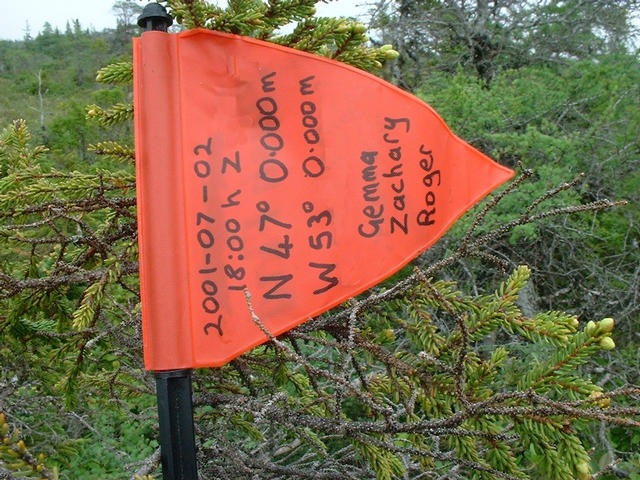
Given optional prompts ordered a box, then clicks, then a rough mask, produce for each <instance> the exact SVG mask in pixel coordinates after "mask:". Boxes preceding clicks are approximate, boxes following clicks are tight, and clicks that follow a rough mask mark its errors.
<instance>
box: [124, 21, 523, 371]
mask: <svg viewBox="0 0 640 480" xmlns="http://www.w3.org/2000/svg"><path fill="white" fill-rule="evenodd" d="M134 104H135V129H136V162H137V163H136V168H137V182H138V208H139V213H138V214H139V245H140V275H141V294H142V309H143V311H142V314H143V333H144V343H145V364H146V367H147V368H148V369H150V370H168V369H175V368H191V367H206V366H219V365H222V364H224V363H226V362H228V361H230V360H231V359H233V358H235V357H236V356H238V355H240V354H241V353H243V352H245V351H247V350H249V349H250V348H253V347H255V346H257V345H259V344H261V343H263V342H264V341H265V340H266V338H267V337H266V335H265V334H264V332H262V331H261V329H260V328H259V327H258V326H257V325H256V324H255V322H254V320H252V317H251V313H250V309H249V305H248V304H247V299H246V295H245V292H249V293H250V294H251V298H252V304H253V305H252V306H253V308H254V310H255V313H256V315H257V316H258V317H259V318H260V320H261V322H262V323H263V324H264V326H265V327H266V328H267V329H268V330H269V331H270V332H271V333H272V334H274V335H278V334H281V333H283V332H285V331H287V330H289V329H291V328H293V327H295V326H296V325H299V324H300V323H302V322H304V321H305V320H307V319H309V318H311V317H313V316H316V315H318V314H320V313H322V312H324V311H326V310H328V309H329V308H331V307H333V306H335V305H338V304H339V303H341V302H342V301H344V300H346V299H348V298H350V297H352V296H354V295H356V294H358V293H360V292H362V291H364V290H365V289H367V288H370V287H371V286H373V285H375V284H376V283H378V282H380V281H381V280H383V279H385V278H387V277H388V276H389V275H391V274H393V273H394V272H396V271H397V270H399V269H400V268H402V267H403V266H404V265H406V264H407V263H408V262H409V261H410V260H411V259H413V258H415V257H416V256H417V255H418V254H420V253H421V252H422V251H424V250H425V249H426V248H428V247H429V246H431V245H432V244H433V243H434V242H435V241H436V240H437V239H438V238H440V237H441V236H442V235H443V234H444V232H445V231H446V230H447V229H448V228H449V227H450V226H451V224H452V223H453V222H454V221H455V220H456V219H457V218H459V217H460V215H462V214H463V213H464V212H465V211H466V210H468V209H469V208H470V207H471V206H472V205H473V204H475V203H476V202H477V201H479V200H480V199H481V198H482V197H484V196H485V195H486V194H487V193H489V192H490V191H491V190H493V189H494V188H496V187H497V186H499V185H500V184H502V183H503V182H505V181H506V180H507V179H509V178H510V177H511V176H512V175H513V172H512V171H511V170H510V169H508V168H505V167H503V166H500V165H498V164H497V163H495V162H493V161H492V160H490V159H489V158H487V157H486V156H485V155H483V154H482V153H480V152H478V151H477V150H475V149H474V148H473V147H471V146H470V145H468V144H466V143H465V142H463V141H462V140H460V139H459V138H457V137H456V136H455V135H453V133H451V131H450V130H449V128H448V127H447V126H446V125H445V123H444V122H443V120H442V119H441V118H440V117H439V116H438V115H437V114H436V113H435V112H434V111H433V110H432V109H431V108H430V107H429V106H428V105H427V104H425V103H424V102H422V101H421V100H419V99H418V98H416V97H414V96H412V95H410V94H408V93H406V92H403V91H402V90H400V89H398V88H396V87H394V86H393V85H390V84H388V83H386V82H384V81H383V80H381V79H379V78H377V77H375V76H373V75H370V74H368V73H366V72H363V71H360V70H358V69H355V68H353V67H350V66H348V65H345V64H342V63H339V62H335V61H332V60H329V59H326V58H324V57H319V56H315V55H311V54H308V53H304V52H300V51H296V50H293V49H289V48H286V47H282V46H278V45H274V44H270V43H266V42H262V41H259V40H255V39H251V38H246V37H239V36H236V35H230V34H224V33H220V32H212V31H208V30H201V29H198V30H190V31H187V32H182V33H179V34H176V35H172V34H167V33H162V32H147V33H144V34H143V35H142V37H141V38H138V39H135V41H134Z"/></svg>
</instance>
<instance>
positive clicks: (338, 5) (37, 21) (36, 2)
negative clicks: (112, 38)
mask: <svg viewBox="0 0 640 480" xmlns="http://www.w3.org/2000/svg"><path fill="white" fill-rule="evenodd" d="M114 3H115V0H0V39H3V40H21V39H22V38H24V35H25V29H26V27H27V22H28V25H29V30H30V33H31V36H32V37H35V36H36V35H37V34H38V32H39V31H40V30H42V26H43V25H44V23H45V22H49V23H50V24H51V26H52V27H53V28H56V27H58V28H59V29H60V30H61V31H62V32H64V29H65V26H66V23H67V21H69V23H71V21H72V20H74V19H76V18H77V19H78V20H80V25H81V26H82V27H83V28H90V29H95V30H102V29H104V28H115V26H116V19H115V16H114V14H113V12H112V11H111V7H112V6H113V4H114ZM139 3H140V5H145V4H146V3H147V2H139ZM363 5H364V0H336V1H332V2H331V3H327V4H323V3H319V4H318V15H319V16H343V17H357V16H358V15H359V14H362V13H364V12H366V11H367V7H366V6H363Z"/></svg>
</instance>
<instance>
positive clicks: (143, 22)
mask: <svg viewBox="0 0 640 480" xmlns="http://www.w3.org/2000/svg"><path fill="white" fill-rule="evenodd" d="M172 24H173V18H172V17H171V15H169V14H168V13H167V10H166V8H164V7H163V6H162V5H160V4H159V3H148V4H147V5H145V7H144V8H143V9H142V13H141V14H140V16H139V17H138V26H139V27H140V28H142V30H143V31H145V32H148V31H149V30H158V31H160V32H166V31H167V30H168V29H169V27H170V26H171V25H172Z"/></svg>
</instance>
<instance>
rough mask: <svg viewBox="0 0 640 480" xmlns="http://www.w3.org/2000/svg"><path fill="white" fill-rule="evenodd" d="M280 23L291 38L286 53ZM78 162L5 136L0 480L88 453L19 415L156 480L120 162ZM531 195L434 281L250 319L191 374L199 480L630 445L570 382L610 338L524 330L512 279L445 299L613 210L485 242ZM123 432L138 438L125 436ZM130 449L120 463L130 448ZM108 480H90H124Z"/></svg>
mask: <svg viewBox="0 0 640 480" xmlns="http://www.w3.org/2000/svg"><path fill="white" fill-rule="evenodd" d="M164 3H165V4H166V5H167V6H168V7H169V10H170V12H171V13H172V14H173V15H174V16H175V17H176V19H177V20H178V21H179V22H180V23H181V24H182V25H183V26H185V27H186V28H193V27H205V28H212V29H217V30H222V31H227V32H231V33H238V34H242V35H250V36H254V37H256V38H261V39H264V40H268V41H272V42H276V43H279V44H282V45H287V46H291V47H293V48H298V49H301V50H305V51H310V52H313V53H318V54H321V55H325V56H328V57H331V58H335V59H337V60H340V61H345V62H348V63H351V64H352V65H355V66H357V67H360V68H365V69H368V70H372V71H379V69H380V68H381V67H382V65H383V63H384V61H385V60H388V59H390V58H392V57H395V56H396V54H395V51H393V50H389V48H388V47H384V48H373V47H371V46H369V45H368V43H367V38H366V37H365V35H364V34H365V28H364V26H363V25H361V24H359V23H354V22H352V21H349V20H346V19H334V18H315V17H313V14H314V4H315V2H314V1H313V0H286V1H278V0H271V1H270V2H269V3H263V2H261V1H259V0H234V1H231V2H229V5H228V7H226V8H221V7H218V6H215V5H213V4H210V3H208V2H204V1H199V0H191V1H187V0H169V1H167V2H164ZM291 22H294V23H295V24H296V26H295V28H294V29H293V31H292V32H291V33H287V34H281V33H280V32H279V30H278V29H279V28H280V27H282V26H284V25H287V24H289V23H291ZM98 80H99V81H101V82H105V83H109V84H117V85H126V84H129V83H130V82H131V80H132V68H131V63H130V62H128V61H124V62H118V63H114V64H112V65H110V66H108V67H105V68H104V69H102V70H100V72H99V73H98ZM87 114H88V117H89V118H90V119H92V120H94V121H97V122H99V123H101V124H102V125H104V126H106V127H112V126H114V125H117V124H121V123H125V124H126V123H127V122H129V121H130V119H131V118H132V116H133V115H134V111H133V107H132V106H131V105H130V104H128V103H127V102H126V100H125V101H122V102H119V103H117V104H115V105H113V106H111V107H105V106H99V105H92V106H90V107H88V110H87ZM89 149H90V150H91V151H92V152H94V153H96V154H98V155H100V156H101V157H104V160H103V161H102V162H103V163H99V164H97V165H86V164H85V165H83V164H78V167H77V169H76V170H75V171H65V170H61V169H59V168H55V167H54V166H52V162H51V161H49V160H48V157H47V155H48V153H47V151H46V148H44V147H40V146H33V144H32V142H31V139H30V136H29V132H28V129H27V128H26V125H25V123H24V122H22V121H16V122H14V123H13V124H12V125H11V126H10V127H9V128H7V129H6V130H4V131H3V132H2V134H1V135H0V172H1V174H2V178H0V244H1V245H2V248H1V250H0V306H1V311H2V312H4V313H2V314H0V359H1V361H2V365H3V366H4V365H6V366H7V367H6V368H3V371H2V376H0V384H1V385H3V386H6V388H7V392H8V393H6V394H4V393H3V394H0V409H1V410H3V411H4V412H5V415H4V416H0V434H1V435H2V439H7V441H6V442H4V443H3V446H0V473H4V472H5V471H6V472H7V475H14V474H15V475H22V476H25V475H27V474H28V475H31V476H33V475H36V477H34V478H37V474H39V475H41V478H50V477H53V478H55V469H54V468H53V467H52V468H47V467H46V466H44V463H43V459H40V458H39V459H38V460H37V461H36V460H34V459H33V458H32V457H31V456H27V453H28V448H27V447H28V446H29V447H31V445H32V444H40V445H44V446H46V447H47V448H49V450H50V452H49V453H50V454H49V455H48V456H47V457H48V458H49V460H48V462H49V463H51V465H54V466H60V467H61V468H62V469H68V470H70V471H71V470H73V468H74V465H73V464H71V463H69V460H66V462H67V463H65V460H63V459H62V458H63V457H64V452H65V450H66V451H67V452H68V449H69V448H74V449H76V451H79V450H81V449H84V450H83V451H85V452H90V451H91V450H90V448H91V446H89V445H86V444H82V443H81V442H73V441H69V442H61V443H63V445H57V444H56V445H51V444H50V443H51V442H55V441H56V440H55V438H57V437H56V435H51V434H50V431H51V430H53V431H56V430H57V428H58V426H59V425H60V424H62V422H63V420H62V419H63V417H64V412H65V409H62V408H61V409H60V418H53V419H52V418H49V417H47V421H48V422H49V429H47V430H45V429H44V428H43V423H42V422H43V420H42V416H41V415H36V414H34V413H31V414H30V415H29V419H30V420H32V421H33V423H32V424H30V425H36V426H30V428H29V432H30V433H29V434H28V435H27V436H26V437H24V439H23V440H21V439H20V436H21V435H20V434H19V433H15V431H14V430H12V428H13V427H11V426H10V424H11V425H13V424H15V423H17V422H18V421H22V420H21V415H20V412H38V411H41V410H39V407H41V406H42V404H43V403H47V402H54V403H53V405H55V401H56V400H55V398H57V396H62V397H63V398H64V400H65V403H66V409H67V410H66V411H70V412H72V413H74V414H75V415H77V416H79V417H80V419H81V420H82V421H84V422H87V420H86V419H87V418H88V419H91V421H92V422H99V421H100V419H101V418H104V416H105V415H110V416H111V417H112V418H118V419H119V420H120V422H121V424H118V429H117V431H114V432H113V437H114V439H119V440H120V441H119V442H118V449H121V450H122V449H125V448H126V449H127V451H126V452H120V455H121V456H126V458H129V459H140V458H143V459H144V460H143V461H142V462H141V463H139V464H138V465H136V468H138V467H139V468H138V470H137V471H136V472H135V474H137V475H140V476H144V475H149V474H152V473H154V471H155V472H156V473H157V461H158V454H157V452H156V451H154V445H153V443H152V440H151V439H153V437H154V436H155V433H154V432H153V428H152V426H153V425H155V423H156V418H155V412H154V406H153V404H154V398H155V392H154V386H153V379H152V377H151V376H150V375H149V374H147V373H145V372H144V371H143V369H142V352H141V345H142V342H141V338H140V307H139V292H138V277H137V243H136V211H135V176H134V172H133V167H132V161H133V158H134V153H133V149H132V147H131V144H129V143H126V142H122V141H120V142H116V141H114V140H113V139H110V140H108V141H103V142H97V143H95V144H93V145H91V146H90V147H89ZM105 165H108V166H109V168H108V169H107V168H104V166H105ZM531 176H532V172H530V171H528V170H525V171H523V172H522V173H521V175H520V176H519V178H518V179H517V180H516V181H515V182H514V183H513V184H512V185H511V186H509V187H507V188H506V189H504V190H503V191H502V192H501V193H499V194H497V195H496V196H494V197H493V198H492V199H491V200H490V201H489V202H488V203H487V204H486V205H485V206H484V207H482V208H481V209H479V210H478V212H477V214H476V217H475V219H474V220H473V221H472V222H471V224H470V228H469V230H468V232H467V233H466V234H465V235H464V236H463V237H462V238H461V240H460V241H459V242H458V243H457V244H456V245H451V248H450V249H449V250H448V251H447V252H444V253H443V254H442V256H441V258H439V259H438V260H437V261H435V262H433V263H432V264H430V265H428V266H422V267H420V266H418V265H419V264H416V265H415V266H414V267H407V268H406V269H404V270H403V271H402V272H400V273H399V274H398V275H396V276H394V277H393V278H392V279H390V280H388V281H387V282H385V283H384V284H382V285H380V286H378V287H375V288H373V289H372V290H371V291H370V292H368V293H367V294H366V295H363V296H361V297H359V298H357V299H353V300H351V301H349V302H347V303H346V304H344V305H342V306H341V307H339V308H337V309H335V310H333V311H331V312H328V313H327V314H324V315H321V316H320V317H318V318H315V319H312V320H310V321H308V322H307V323H305V324H303V325H302V326H300V327H298V328H296V329H295V330H293V331H291V332H289V333H287V334H285V335H282V336H280V337H277V338H276V337H274V336H273V335H271V334H270V333H269V332H268V330H267V329H266V327H265V326H264V325H263V324H262V322H261V320H260V318H258V317H255V318H254V321H255V322H256V324H257V325H258V326H260V327H261V328H263V329H264V331H265V333H266V334H267V335H268V336H269V338H270V342H268V343H267V344H265V345H263V346H260V347H258V348H256V349H254V350H253V351H251V352H249V353H247V354H245V355H243V356H241V357H239V358H237V359H236V360H234V361H232V362H231V363H230V364H228V365H226V366H224V367H222V368H219V369H202V370H198V371H197V372H195V375H194V388H195V395H194V404H195V407H196V433H197V442H198V447H199V465H200V470H201V475H202V477H203V478H229V479H232V478H238V479H247V478H252V479H253V478H256V479H259V478H269V479H285V478H291V479H293V478H295V479H300V478H315V479H321V478H322V479H332V478H335V479H349V478H353V479H365V478H376V479H378V480H381V479H388V480H391V479H396V478H397V479H401V478H409V479H419V478H420V479H424V478H430V479H440V478H442V479H444V478H468V479H505V478H506V479H524V478H532V479H536V478H545V479H553V480H556V479H557V480H564V479H567V480H569V479H575V478H578V479H580V480H584V479H589V478H592V472H593V471H594V470H596V469H597V465H596V464H595V462H593V461H592V458H591V456H590V455H591V453H590V451H591V447H592V445H591V444H590V443H589V439H588V437H587V436H585V432H587V431H588V428H589V425H592V424H594V423H597V422H604V423H609V424H613V425H618V426H621V427H622V428H625V429H631V428H637V427H638V426H640V423H639V421H638V417H639V416H640V409H639V408H638V405H637V401H635V402H634V398H637V396H638V395H639V394H640V390H639V389H638V388H636V387H633V386H628V385H627V386H625V387H624V388H619V389H615V390H604V389H603V388H602V387H600V386H599V385H598V384H597V383H595V382H594V381H593V380H592V379H591V378H590V376H589V375H588V372H585V371H583V370H582V368H583V367H584V365H586V364H587V362H588V361H589V360H591V359H592V358H594V357H596V356H606V355H608V353H609V352H611V351H612V350H613V349H614V348H615V343H614V340H613V339H612V336H613V335H614V324H615V321H614V320H613V319H611V318H602V319H590V320H588V321H582V322H580V321H579V320H578V318H577V317H576V316H574V315H571V314H568V313H563V312H559V311H547V312H532V313H527V314H526V315H525V314H523V312H522V310H521V308H520V307H518V304H517V302H518V297H519V295H520V292H521V291H522V289H523V288H524V286H525V285H526V284H527V281H528V278H529V275H530V271H529V269H528V268H527V267H524V266H521V267H518V268H515V269H513V270H512V271H511V272H510V274H509V275H508V277H507V278H503V279H502V281H501V282H499V283H497V284H496V285H495V286H494V287H495V288H494V289H493V291H490V290H487V291H486V292H478V293H474V294H468V293H464V292H463V291H461V289H460V288H458V286H457V285H456V284H455V283H453V282H451V281H446V280H445V279H446V278H447V276H448V273H447V272H448V271H449V269H451V268H452V267H453V266H455V265H457V264H458V263H459V262H461V261H463V260H465V259H469V258H479V259H481V260H482V261H483V263H484V264H491V265H498V266H501V267H503V268H505V269H506V268H509V266H508V265H505V262H504V261H502V260H501V259H500V258H498V257H497V256H496V255H495V253H494V252H493V251H492V245H493V243H494V242H495V241H496V239H498V238H500V237H502V236H504V235H507V234H509V232H511V231H512V230H513V229H514V228H522V227H526V226H527V225H530V224H532V223H535V222H537V221H540V220H543V219H547V218H550V217H557V216H565V215H567V214H573V213H579V212H584V211H590V212H594V211H598V210H602V209H607V208H610V207H612V206H613V204H612V203H611V202H608V201H603V200H596V201H593V202H591V203H586V204H584V205H574V206H567V207H563V206H559V205H557V204H555V203H554V201H555V199H556V198H557V197H558V196H560V195H562V194H563V193H565V192H567V191H569V190H571V189H572V188H574V187H575V185H576V183H577V182H573V183H568V184H565V183H563V184H560V185H558V186H557V187H552V188H550V189H549V190H548V191H547V192H544V193H543V194H541V195H540V196H539V197H538V198H537V199H535V200H533V201H531V202H530V203H529V204H527V206H526V207H521V213H520V214H518V215H516V216H515V218H512V219H511V220H509V221H506V222H504V223H503V224H501V225H499V226H496V227H494V228H491V226H490V225H486V223H485V220H486V218H487V215H488V214H489V212H490V211H492V210H493V209H494V208H496V206H497V205H500V204H502V203H504V202H507V201H509V199H510V198H513V197H514V196H515V197H516V198H517V195H518V190H519V189H521V188H523V185H524V184H525V183H526V182H527V181H528V179H529V178H530V177H531ZM248 306H249V307H250V306H251V303H250V298H249V299H248ZM13 378H16V379H17V381H15V382H14V381H13V380H12V379H13ZM624 401H628V402H630V403H631V406H629V405H625V404H624V403H623V402H624ZM132 422H133V423H135V425H137V426H138V427H137V428H136V431H135V434H134V435H132V434H131V433H130V432H129V431H128V430H127V429H126V424H127V423H132ZM4 425H7V426H6V427H5V426H4ZM10 430H11V431H10ZM134 436H135V438H138V440H137V441H136V442H135V443H134V442H133V441H131V440H130V441H127V440H126V439H131V438H134ZM58 438H59V437H58ZM141 438H143V439H144V441H141V440H140V439H141ZM70 440H73V439H70ZM101 441H102V442H104V443H106V444H107V445H110V442H109V440H106V441H105V440H104V439H101ZM21 442H22V443H21ZM132 450H134V451H132ZM12 452H13V453H12ZM120 458H122V457H120ZM45 460H46V458H45ZM120 463H127V462H120ZM120 463H119V464H118V465H120ZM130 463H135V462H130ZM75 468H80V466H79V465H76V466H75ZM117 468H119V467H114V470H111V471H108V472H106V473H103V476H108V478H125V477H130V476H131V474H132V473H133V472H124V471H123V470H122V469H120V470H119V471H118V470H117ZM10 472H13V473H10ZM16 472H17V473H16ZM34 472H35V473H34ZM51 472H53V473H51ZM46 475H49V477H47V476H46ZM70 476H77V475H74V474H73V473H71V474H70ZM84 478H90V476H89V475H85V476H84Z"/></svg>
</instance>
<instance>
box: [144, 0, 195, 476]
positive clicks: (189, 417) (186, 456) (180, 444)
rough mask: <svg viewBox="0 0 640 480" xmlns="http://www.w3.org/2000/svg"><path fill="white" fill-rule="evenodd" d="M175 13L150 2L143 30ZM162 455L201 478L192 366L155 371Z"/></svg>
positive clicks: (172, 466)
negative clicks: (194, 425)
mask: <svg viewBox="0 0 640 480" xmlns="http://www.w3.org/2000/svg"><path fill="white" fill-rule="evenodd" d="M172 23H173V19H172V18H171V15H169V14H168V13H167V11H166V10H165V8H164V7H163V6H162V5H160V4H158V3H149V4H147V5H146V6H145V7H144V9H143V10H142V14H141V15H140V17H138V25H139V26H140V28H142V31H143V32H148V31H150V30H158V31H161V32H166V31H167V30H168V29H169V26H171V24H172ZM155 377H156V395H157V398H158V419H159V424H160V458H161V461H162V478H163V479H164V480H197V479H198V467H197V464H196V442H195V435H194V429H193V403H192V399H191V370H187V369H185V370H168V371H164V372H155Z"/></svg>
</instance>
